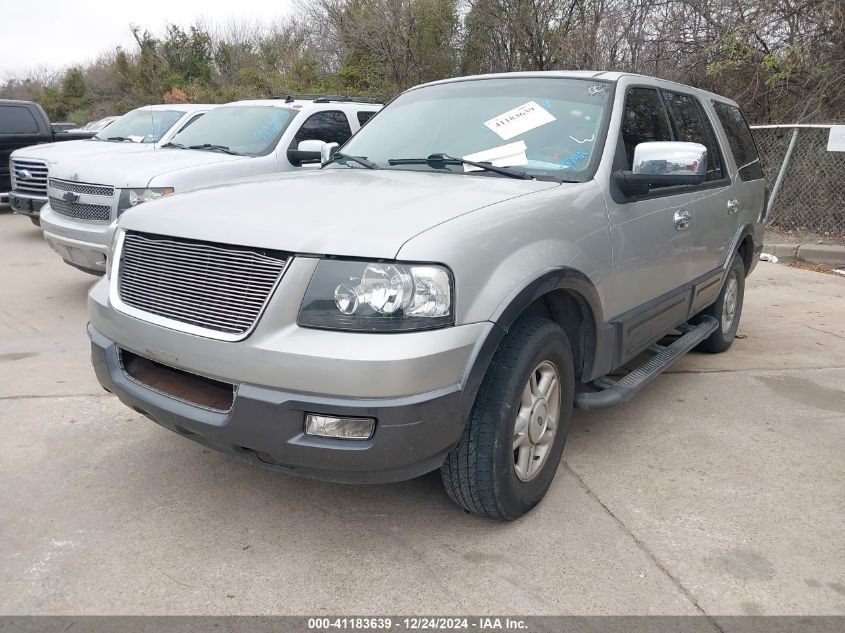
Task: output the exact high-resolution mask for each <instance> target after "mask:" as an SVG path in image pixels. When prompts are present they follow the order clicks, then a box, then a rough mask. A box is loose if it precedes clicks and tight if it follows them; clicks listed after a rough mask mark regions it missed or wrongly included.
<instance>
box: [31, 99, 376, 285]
mask: <svg viewBox="0 0 845 633" xmlns="http://www.w3.org/2000/svg"><path fill="white" fill-rule="evenodd" d="M381 107H382V105H381V104H379V103H375V102H372V101H368V100H363V99H355V98H351V97H317V98H309V99H294V98H293V97H287V98H284V99H265V100H248V101H238V102H235V103H230V104H226V105H222V106H218V107H217V108H215V109H214V110H213V111H211V112H209V113H208V114H207V115H206V116H204V117H203V118H202V119H200V120H199V121H197V123H196V124H194V125H192V126H191V127H190V128H188V129H187V130H183V131H182V132H179V133H178V134H177V135H176V136H174V137H173V139H172V140H171V141H170V142H169V143H166V144H164V145H163V146H162V147H161V148H159V149H157V150H156V151H154V152H145V153H143V154H139V153H137V152H135V153H131V154H113V155H110V156H108V157H103V156H90V157H86V158H82V159H79V160H74V161H63V162H62V163H61V164H59V165H57V166H56V168H55V169H52V170H51V173H50V179H49V183H48V187H47V193H48V203H47V204H46V205H45V206H44V207H43V208H42V210H41V228H42V229H43V231H44V238H45V239H46V240H47V243H48V244H50V246H51V247H52V248H53V250H55V251H56V252H57V253H58V254H59V255H60V256H61V257H62V259H64V261H65V262H66V263H68V264H70V265H71V266H74V267H76V268H79V269H81V270H84V271H85V272H89V273H92V274H95V275H101V274H103V273H104V272H105V270H106V256H107V254H108V248H109V245H110V243H111V238H112V235H113V233H114V228H115V224H116V222H117V218H118V216H119V215H120V214H121V213H123V212H124V211H126V210H127V209H130V208H131V207H134V206H136V205H138V204H141V203H143V202H147V201H149V200H153V199H155V198H159V197H161V196H167V195H171V194H174V193H181V192H184V191H190V190H192V189H200V188H203V187H208V186H212V185H219V184H224V183H228V182H232V181H235V180H242V179H245V178H254V177H258V176H262V175H265V174H272V173H276V172H283V171H291V170H294V169H300V168H308V167H319V165H320V156H321V151H322V149H323V146H324V145H326V144H328V143H338V144H343V143H344V142H346V140H347V139H348V138H349V137H350V136H352V134H353V133H355V132H356V131H357V130H358V129H359V128H360V127H361V126H362V125H363V124H364V123H365V122H366V121H367V120H368V119H369V118H370V117H372V116H373V115H374V114H375V113H376V112H378V111H379V110H380V109H381ZM114 125H116V124H112V126H110V127H109V128H107V130H110V129H112V127H113V126H114Z"/></svg>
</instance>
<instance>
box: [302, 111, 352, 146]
mask: <svg viewBox="0 0 845 633" xmlns="http://www.w3.org/2000/svg"><path fill="white" fill-rule="evenodd" d="M350 136H352V128H350V127H349V120H348V119H347V118H346V115H345V114H344V113H343V112H338V111H336V110H329V111H326V112H317V113H316V114H312V115H311V116H310V117H308V118H307V119H305V123H303V124H302V127H300V128H299V130H297V132H296V136H295V137H294V139H293V143H291V148H292V149H296V148H297V147H298V146H299V143H300V142H301V141H323V142H324V143H337V144H338V145H343V144H344V143H345V142H346V141H348V140H349V137H350Z"/></svg>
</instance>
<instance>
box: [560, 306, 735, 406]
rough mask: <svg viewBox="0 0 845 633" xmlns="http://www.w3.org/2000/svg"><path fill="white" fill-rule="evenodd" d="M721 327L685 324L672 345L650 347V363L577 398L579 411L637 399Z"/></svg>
mask: <svg viewBox="0 0 845 633" xmlns="http://www.w3.org/2000/svg"><path fill="white" fill-rule="evenodd" d="M718 327H719V322H718V321H717V320H716V319H714V318H713V317H711V316H705V317H701V321H700V322H699V323H698V324H697V325H692V324H691V323H684V324H683V325H681V326H679V327H678V328H677V329H678V330H680V331H681V333H682V335H681V336H680V337H678V338H677V339H676V340H675V341H673V342H672V344H671V345H668V346H663V345H657V344H656V343H655V344H654V345H651V346H649V348H648V352H649V353H650V354H652V356H651V358H649V359H648V360H647V361H646V362H644V363H643V364H642V365H640V366H639V367H635V368H634V369H632V370H631V371H630V372H629V373H627V374H625V375H624V376H622V377H621V378H619V379H614V378H609V377H607V376H603V377H602V378H599V379H597V380H594V381H593V383H592V384H593V385H594V386H596V387H598V388H599V390H598V391H584V392H581V393H577V394H575V408H577V409H606V408H607V407H612V406H615V405H617V404H619V403H620V402H625V401H626V400H628V399H629V398H631V397H633V395H634V394H635V393H637V392H638V391H639V390H640V389H642V388H643V387H645V386H646V385H647V384H648V383H650V382H651V381H652V380H654V379H655V378H656V377H657V376H659V375H660V374H661V373H662V372H663V371H664V370H665V369H666V368H667V367H669V365H671V364H672V363H674V362H675V361H676V360H678V359H679V358H680V357H681V356H683V355H684V354H686V353H687V352H688V351H690V350H691V349H692V348H694V347H695V346H696V345H698V344H699V343H701V342H702V341H703V340H705V339H706V338H707V337H708V336H710V335H711V334H712V333H713V332H715V331H716V329H717V328H718Z"/></svg>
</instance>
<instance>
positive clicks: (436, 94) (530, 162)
mask: <svg viewBox="0 0 845 633" xmlns="http://www.w3.org/2000/svg"><path fill="white" fill-rule="evenodd" d="M610 93H611V85H610V84H608V83H606V82H601V81H594V80H589V79H583V80H582V79H563V78H561V79H558V78H540V77H538V78H534V77H525V78H513V77H512V78H504V79H479V80H468V81H458V82H453V83H445V84H438V85H434V86H428V87H423V88H418V89H415V90H410V91H408V92H406V93H404V94H402V95H400V96H399V97H398V98H397V99H396V100H394V101H393V102H391V103H390V105H388V106H387V107H386V108H385V109H384V110H382V111H381V112H380V113H379V115H378V116H376V117H374V118H373V119H372V120H371V121H370V122H368V123H367V125H366V126H365V127H363V128H362V129H361V131H360V132H358V134H356V135H355V136H354V137H353V138H352V139H351V140H350V141H349V142H348V143H347V144H346V145H345V146H344V147H343V153H344V154H348V155H353V156H363V157H365V158H367V159H368V160H370V161H372V162H374V163H375V164H376V165H377V166H378V167H382V168H389V169H429V170H430V169H437V170H438V171H444V170H447V169H448V170H450V171H455V172H460V173H463V172H464V171H475V168H473V167H471V166H468V165H462V164H458V165H448V166H444V165H443V164H442V163H440V164H438V163H436V162H432V161H430V160H429V161H426V160H425V159H426V158H427V157H429V156H431V155H434V154H442V155H447V156H452V157H455V158H462V159H465V160H470V161H475V162H489V163H492V164H493V165H495V166H497V167H518V168H519V170H520V171H523V172H525V173H527V174H529V175H530V176H533V177H538V178H541V177H544V176H546V177H552V178H559V179H562V180H574V181H582V180H588V179H589V178H591V177H592V173H591V172H592V171H593V169H594V167H593V161H591V158H592V157H593V156H594V154H595V153H596V152H599V151H601V148H600V147H598V143H600V142H601V140H602V139H601V132H602V130H603V129H604V120H605V116H606V114H607V113H606V110H608V109H609V108H608V107H607V103H608V99H609V97H610ZM403 159H423V160H418V161H416V166H412V165H411V164H409V163H410V161H409V160H403ZM391 161H392V162H391ZM477 173H483V174H485V175H492V174H491V172H489V171H484V172H482V171H478V172H477Z"/></svg>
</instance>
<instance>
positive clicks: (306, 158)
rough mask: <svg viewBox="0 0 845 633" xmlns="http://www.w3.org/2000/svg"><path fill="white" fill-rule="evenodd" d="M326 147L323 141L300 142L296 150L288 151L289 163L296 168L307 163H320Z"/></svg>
mask: <svg viewBox="0 0 845 633" xmlns="http://www.w3.org/2000/svg"><path fill="white" fill-rule="evenodd" d="M325 145H326V143H324V142H323V141H314V140H309V141H300V142H299V145H298V146H297V148H296V149H289V150H288V161H290V164H291V165H293V166H294V167H299V166H300V165H303V164H305V163H319V162H320V157H321V155H322V152H323V147H324V146H325Z"/></svg>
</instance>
